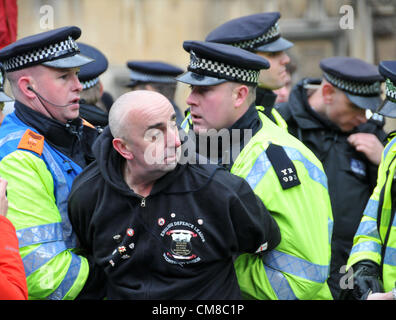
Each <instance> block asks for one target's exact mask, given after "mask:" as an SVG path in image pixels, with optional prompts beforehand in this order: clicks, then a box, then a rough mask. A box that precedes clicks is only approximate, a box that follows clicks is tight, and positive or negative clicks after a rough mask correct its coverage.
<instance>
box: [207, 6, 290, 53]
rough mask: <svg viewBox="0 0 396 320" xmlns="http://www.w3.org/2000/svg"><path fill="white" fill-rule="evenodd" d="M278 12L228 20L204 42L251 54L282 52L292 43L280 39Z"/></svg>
mask: <svg viewBox="0 0 396 320" xmlns="http://www.w3.org/2000/svg"><path fill="white" fill-rule="evenodd" d="M279 18H280V13H279V12H264V13H257V14H252V15H249V16H244V17H240V18H236V19H233V20H230V21H228V22H226V23H224V24H222V25H221V26H219V27H217V28H216V29H214V30H213V31H212V32H210V33H209V34H208V35H207V37H206V39H205V40H206V41H209V42H218V43H224V44H230V45H233V46H235V47H239V48H242V49H245V50H249V51H252V52H257V51H258V52H276V51H284V50H286V49H289V48H291V47H292V46H293V43H291V42H290V41H288V40H286V39H284V38H282V37H281V34H280V28H279V24H278V20H279Z"/></svg>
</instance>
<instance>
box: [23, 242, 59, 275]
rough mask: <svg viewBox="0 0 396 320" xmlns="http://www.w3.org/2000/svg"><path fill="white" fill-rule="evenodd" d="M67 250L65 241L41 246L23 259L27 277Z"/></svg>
mask: <svg viewBox="0 0 396 320" xmlns="http://www.w3.org/2000/svg"><path fill="white" fill-rule="evenodd" d="M66 249H67V248H66V245H65V243H64V242H63V241H56V242H47V243H44V244H42V245H40V246H39V247H38V248H36V249H35V250H33V251H32V252H30V253H29V254H28V255H26V256H25V257H24V258H23V259H22V262H23V266H24V267H25V274H26V277H28V276H29V275H30V274H31V273H33V272H34V271H36V270H37V269H39V268H40V267H41V266H43V265H44V264H46V263H47V262H48V261H50V260H51V259H52V258H53V257H55V256H56V255H58V254H59V253H61V252H62V251H64V250H66Z"/></svg>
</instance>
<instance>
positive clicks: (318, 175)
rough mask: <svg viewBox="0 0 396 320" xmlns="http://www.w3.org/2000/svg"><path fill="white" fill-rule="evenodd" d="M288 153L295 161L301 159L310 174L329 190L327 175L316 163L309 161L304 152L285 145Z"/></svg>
mask: <svg viewBox="0 0 396 320" xmlns="http://www.w3.org/2000/svg"><path fill="white" fill-rule="evenodd" d="M284 148H285V151H286V153H287V155H288V156H289V158H290V159H291V160H293V161H300V162H302V163H303V164H304V166H305V168H306V169H307V170H308V174H309V176H310V177H311V179H312V180H314V181H316V182H319V183H320V184H321V185H322V186H323V187H324V188H325V189H326V190H327V176H326V174H325V173H324V171H322V170H321V169H319V168H318V167H317V166H316V165H315V164H313V163H312V162H311V161H309V160H308V159H307V158H306V157H304V156H303V154H302V153H301V152H300V151H298V150H297V149H295V148H291V147H284Z"/></svg>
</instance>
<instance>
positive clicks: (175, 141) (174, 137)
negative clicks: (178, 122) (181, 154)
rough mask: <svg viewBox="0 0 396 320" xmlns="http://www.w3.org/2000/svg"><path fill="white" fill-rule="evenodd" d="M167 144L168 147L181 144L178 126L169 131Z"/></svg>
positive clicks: (176, 146)
mask: <svg viewBox="0 0 396 320" xmlns="http://www.w3.org/2000/svg"><path fill="white" fill-rule="evenodd" d="M166 144H167V146H168V147H175V148H178V147H180V146H181V141H180V136H179V129H178V128H177V127H176V128H172V129H170V130H169V131H168V134H167V141H166Z"/></svg>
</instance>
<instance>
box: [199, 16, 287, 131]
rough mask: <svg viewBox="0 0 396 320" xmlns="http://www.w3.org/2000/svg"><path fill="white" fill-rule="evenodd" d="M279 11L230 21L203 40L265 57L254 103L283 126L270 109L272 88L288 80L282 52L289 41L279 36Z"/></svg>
mask: <svg viewBox="0 0 396 320" xmlns="http://www.w3.org/2000/svg"><path fill="white" fill-rule="evenodd" d="M279 18H280V13H279V12H264V13H257V14H252V15H249V16H244V17H240V18H236V19H233V20H230V21H228V22H226V23H224V24H222V25H220V26H219V27H217V28H216V29H214V30H213V31H211V32H210V33H209V34H208V35H207V37H206V39H205V40H206V41H209V42H218V43H224V44H230V45H233V46H235V47H239V48H242V49H245V50H248V51H250V52H254V53H256V54H258V55H259V56H261V57H263V58H265V59H267V60H268V61H269V63H270V67H269V69H266V70H262V71H261V72H260V77H259V82H258V88H257V90H256V91H257V92H256V105H257V106H263V107H264V110H265V111H264V113H265V115H266V116H267V117H269V118H270V119H271V120H272V121H273V122H275V123H276V124H278V125H279V126H281V127H283V128H286V127H287V125H286V123H285V121H284V120H283V119H282V117H281V116H280V115H279V114H278V112H277V111H276V109H274V108H273V106H274V103H275V100H276V94H275V93H274V92H273V90H276V89H279V88H282V87H284V86H285V85H286V84H287V82H288V81H289V75H288V74H287V72H286V65H287V64H288V63H289V62H290V58H289V56H288V55H287V53H286V52H285V51H286V50H287V49H290V48H291V47H292V46H293V43H291V42H290V41H288V40H286V39H285V38H283V37H281V34H280V28H279V23H278V20H279Z"/></svg>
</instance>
